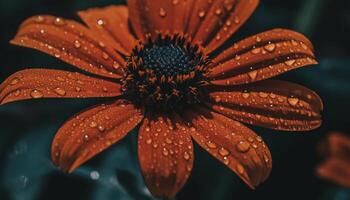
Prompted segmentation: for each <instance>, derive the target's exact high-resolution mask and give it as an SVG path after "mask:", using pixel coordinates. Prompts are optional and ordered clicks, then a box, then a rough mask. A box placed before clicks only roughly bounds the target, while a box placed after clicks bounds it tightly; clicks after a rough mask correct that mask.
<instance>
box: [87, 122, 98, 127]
mask: <svg viewBox="0 0 350 200" xmlns="http://www.w3.org/2000/svg"><path fill="white" fill-rule="evenodd" d="M89 126H90V127H91V128H96V127H97V123H96V122H94V121H92V122H90V124H89Z"/></svg>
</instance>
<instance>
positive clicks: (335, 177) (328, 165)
mask: <svg viewBox="0 0 350 200" xmlns="http://www.w3.org/2000/svg"><path fill="white" fill-rule="evenodd" d="M319 147H320V148H319V150H320V152H321V154H322V155H323V156H324V157H325V161H324V162H323V163H322V164H320V165H319V166H317V169H316V173H317V175H318V176H319V177H320V178H323V179H327V180H330V181H332V182H334V183H336V184H338V185H341V186H343V187H349V188H350V137H348V136H346V135H344V134H343V133H338V132H331V133H330V134H329V135H328V136H327V138H326V139H325V140H324V141H323V142H322V143H321V145H320V146H319Z"/></svg>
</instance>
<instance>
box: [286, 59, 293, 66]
mask: <svg viewBox="0 0 350 200" xmlns="http://www.w3.org/2000/svg"><path fill="white" fill-rule="evenodd" d="M284 63H286V65H288V66H293V65H294V63H295V60H287V61H285V62H284Z"/></svg>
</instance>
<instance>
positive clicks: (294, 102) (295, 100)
mask: <svg viewBox="0 0 350 200" xmlns="http://www.w3.org/2000/svg"><path fill="white" fill-rule="evenodd" d="M288 103H289V104H290V105H292V106H295V105H297V104H298V103H299V99H298V98H288Z"/></svg>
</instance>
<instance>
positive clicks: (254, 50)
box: [251, 48, 261, 54]
mask: <svg viewBox="0 0 350 200" xmlns="http://www.w3.org/2000/svg"><path fill="white" fill-rule="evenodd" d="M251 52H252V54H259V53H260V52H261V48H254V49H252V50H251Z"/></svg>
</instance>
